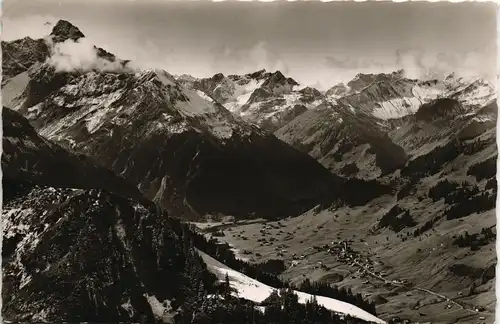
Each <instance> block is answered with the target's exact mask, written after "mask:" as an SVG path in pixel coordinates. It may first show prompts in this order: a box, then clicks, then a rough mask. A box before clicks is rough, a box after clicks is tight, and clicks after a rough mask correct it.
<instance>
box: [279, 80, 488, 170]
mask: <svg viewBox="0 0 500 324" xmlns="http://www.w3.org/2000/svg"><path fill="white" fill-rule="evenodd" d="M494 98H495V92H494V89H493V88H492V87H491V86H490V85H489V84H487V83H486V82H484V81H483V80H481V79H478V78H469V79H464V78H460V77H455V76H454V75H449V76H448V77H446V78H445V79H444V80H428V81H420V80H411V79H407V78H405V77H404V71H402V70H401V71H397V72H394V73H392V74H359V75H357V76H356V77H355V78H354V79H353V80H351V81H350V82H349V83H347V85H337V86H335V87H333V88H331V89H330V90H328V91H327V92H326V101H328V102H330V103H331V104H330V106H329V105H323V106H320V107H318V108H316V109H312V110H310V111H307V112H305V113H304V114H303V115H301V116H299V117H297V118H296V119H295V120H293V121H291V122H290V123H289V124H288V125H286V126H284V127H283V128H282V129H280V130H278V131H277V132H276V135H277V136H278V138H280V139H282V140H284V141H285V142H287V143H289V144H291V145H293V146H295V147H297V148H299V149H301V150H303V151H305V152H308V153H309V154H310V155H311V156H313V157H314V158H315V159H317V160H318V161H320V162H321V163H322V164H323V165H325V166H326V167H328V168H329V169H330V170H332V171H335V172H337V173H340V174H345V175H356V176H358V177H362V178H366V177H368V178H370V177H378V176H380V175H383V174H387V173H388V172H391V171H394V170H395V169H398V168H400V167H401V166H403V165H404V164H405V163H406V160H407V156H406V155H410V156H411V155H413V154H414V153H415V152H413V149H412V148H410V147H409V144H408V142H413V143H415V145H414V148H416V147H418V148H420V146H424V147H429V145H431V146H432V145H433V144H432V143H435V142H439V138H445V139H446V138H448V137H447V136H448V135H451V134H452V133H455V132H457V128H460V127H462V126H464V125H465V124H466V125H469V126H467V127H468V128H467V129H468V130H467V131H468V132H474V130H473V128H474V127H475V126H474V125H473V124H478V123H479V124H482V125H483V126H484V125H486V124H487V121H486V119H491V118H489V117H487V116H485V117H474V116H475V114H476V112H478V111H479V110H481V109H482V108H483V107H485V106H487V105H488V104H490V103H491V102H492V101H494V100H495V99H494ZM446 105H448V106H450V105H451V106H450V107H449V108H446V107H445V108H443V109H441V108H438V109H434V107H443V106H446ZM452 106H453V107H452ZM447 110H449V111H447ZM426 115H428V117H425V116H426ZM434 115H435V116H434ZM426 118H427V119H429V120H426ZM431 119H432V120H431ZM434 119H436V120H435V121H434ZM325 120H328V121H329V122H325ZM416 120H418V122H417V121H416ZM485 123H486V124H485ZM410 124H411V125H410ZM417 124H418V125H417ZM431 125H433V126H431ZM459 125H461V126H459ZM422 127H423V129H422V130H421V131H418V129H420V128H422ZM464 127H465V126H464ZM410 129H411V130H410ZM464 131H465V130H464ZM436 132H437V133H436ZM339 133H342V134H343V135H342V136H338V135H337V134H339ZM438 133H443V136H440V135H439V134H438ZM423 134H426V135H423ZM446 134H448V135H446ZM424 144H425V145H424ZM419 145H420V146H419Z"/></svg>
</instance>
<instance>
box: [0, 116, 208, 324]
mask: <svg viewBox="0 0 500 324" xmlns="http://www.w3.org/2000/svg"><path fill="white" fill-rule="evenodd" d="M2 113H3V114H2V122H3V135H4V137H3V154H2V173H3V177H2V181H3V197H4V199H3V202H4V205H3V208H2V223H3V226H2V228H3V249H2V260H3V263H2V270H3V272H2V273H3V284H2V299H3V303H2V317H3V318H4V319H5V320H10V321H16V322H18V321H28V322H63V321H70V322H82V321H91V322H102V321H106V322H122V321H123V322H129V321H139V320H141V318H142V319H145V320H147V321H150V322H151V321H154V320H155V318H161V317H163V319H164V320H166V321H168V320H170V322H171V320H173V317H174V315H175V313H176V312H177V308H178V307H179V306H182V307H188V308H189V307H190V306H189V305H192V304H193V303H194V301H195V297H196V296H197V295H198V293H199V291H196V293H195V292H194V290H193V289H191V288H189V287H192V284H193V282H199V283H202V282H204V284H205V285H206V287H208V286H209V285H210V284H211V283H213V282H214V281H215V278H214V277H212V276H210V275H209V273H208V272H207V270H206V266H205V264H204V263H203V262H202V260H201V259H200V258H199V257H198V256H197V254H196V253H195V252H194V249H193V247H192V246H191V247H190V246H189V243H188V242H185V243H184V247H183V242H182V237H179V236H178V234H176V232H175V228H174V227H171V226H170V225H169V221H168V218H167V217H166V215H164V214H162V213H159V212H157V209H156V207H155V206H154V204H152V203H150V202H147V201H146V200H144V199H142V198H141V196H140V194H139V192H138V190H137V189H136V188H135V187H134V186H131V185H130V184H128V183H126V182H125V181H124V180H123V179H121V178H118V177H116V176H114V175H113V173H111V172H110V171H107V170H104V169H102V168H101V167H98V166H95V165H93V164H92V163H91V162H89V161H88V160H87V158H83V157H80V158H79V157H76V156H73V155H72V154H70V153H68V152H65V151H64V150H63V149H61V148H60V147H58V146H57V145H55V144H52V143H50V142H48V141H47V140H45V139H43V138H41V137H40V136H38V135H37V134H36V133H35V132H34V130H33V128H32V127H31V126H30V125H29V124H28V122H27V121H26V120H25V119H24V118H23V117H21V116H20V115H18V114H17V113H15V112H13V111H11V110H9V109H7V108H4V109H3V111H2ZM108 190H109V191H108ZM129 197H130V198H129ZM134 197H135V198H134ZM179 234H180V233H179ZM185 244H187V245H185ZM189 248H190V249H191V252H189ZM204 276H205V277H204ZM155 278H156V279H155ZM162 278H175V279H173V282H170V281H168V282H166V281H165V280H163V279H162ZM210 278H212V279H210ZM203 289H207V288H203ZM174 299H175V301H174ZM158 300H160V301H162V302H163V303H164V304H163V305H162V304H161V302H159V301H158ZM184 303H186V305H187V306H186V305H184ZM158 305H160V306H161V307H160V308H164V309H165V310H166V312H165V314H162V313H161V312H158Z"/></svg>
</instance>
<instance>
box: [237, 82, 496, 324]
mask: <svg viewBox="0 0 500 324" xmlns="http://www.w3.org/2000/svg"><path fill="white" fill-rule="evenodd" d="M372 82H373V80H372V79H369V78H368V79H367V80H365V82H361V81H359V80H358V82H357V83H356V84H351V85H350V86H351V88H350V89H351V90H350V89H348V88H347V87H345V89H344V90H345V92H346V93H347V95H345V96H344V97H342V94H340V92H337V93H336V94H335V96H336V97H335V98H334V99H335V102H336V105H332V106H331V107H329V108H328V107H326V106H325V107H322V109H323V111H321V110H319V109H316V110H312V111H310V112H307V113H305V114H303V115H302V116H299V117H298V118H297V120H295V121H292V122H291V123H290V124H289V125H287V126H286V127H285V128H283V129H282V130H280V131H278V132H277V135H278V136H279V137H282V136H286V135H289V134H291V135H294V134H298V135H297V136H296V137H295V138H294V137H293V136H291V137H290V138H292V139H294V140H295V141H296V142H295V143H296V144H295V145H296V147H300V145H304V146H302V147H303V149H304V150H305V151H309V152H311V153H310V154H311V155H313V154H316V157H317V158H318V159H321V158H322V157H323V156H324V155H323V154H318V153H317V152H318V151H319V150H318V147H319V148H321V146H319V144H318V143H323V142H321V140H325V139H326V138H328V136H327V134H331V132H333V131H332V129H334V130H338V129H341V126H340V125H342V123H343V122H344V120H346V116H348V115H349V114H348V112H349V111H350V112H351V113H352V116H356V117H357V118H358V121H357V124H354V125H355V126H356V127H355V128H354V129H355V131H352V132H351V133H350V136H351V137H354V134H356V132H357V133H359V132H361V133H362V132H363V130H367V129H369V127H368V126H367V124H366V121H368V120H370V121H372V123H371V124H370V125H371V126H372V128H373V129H370V132H375V133H376V132H380V131H383V132H384V135H385V137H386V140H387V141H389V142H390V143H393V145H395V146H397V147H399V148H400V149H401V150H404V153H405V154H406V156H407V159H406V161H405V163H403V164H402V165H400V166H399V167H397V168H396V169H397V170H394V172H389V173H387V174H385V175H382V176H380V177H378V179H377V180H379V181H381V182H383V183H391V184H392V185H394V186H395V187H396V188H398V193H397V194H396V196H386V197H383V198H380V199H377V200H376V201H372V202H369V203H367V204H366V205H365V206H363V207H361V208H338V209H326V210H323V211H321V209H314V210H311V211H310V212H308V213H306V214H304V215H302V216H299V217H298V218H295V219H293V220H290V221H288V222H285V223H284V225H283V226H282V227H281V231H282V232H284V233H287V232H290V231H292V230H293V232H294V235H293V237H294V239H292V240H287V242H286V244H287V246H288V248H287V250H288V251H290V253H292V252H293V253H296V254H299V253H303V254H306V253H305V252H301V250H302V251H305V249H306V247H307V246H310V245H311V242H314V244H315V245H316V246H318V247H319V246H323V247H324V246H325V245H327V244H328V245H329V239H328V241H327V239H323V238H324V237H328V238H331V237H337V239H343V240H347V242H348V244H350V246H351V247H350V249H347V250H343V252H342V253H339V252H337V251H336V250H335V249H333V247H332V246H330V245H329V246H328V249H327V248H322V249H318V251H320V253H326V255H327V256H326V257H325V256H324V254H320V255H318V256H316V255H314V253H312V254H310V255H309V256H308V257H307V259H308V261H307V262H306V263H305V264H304V265H303V266H298V265H297V264H294V265H293V267H290V269H289V270H288V273H286V275H285V276H286V277H287V278H295V277H297V276H299V275H301V274H306V275H307V273H308V272H310V267H311V266H312V264H314V263H315V262H316V261H318V260H321V262H322V264H323V265H324V269H327V271H316V272H315V273H313V274H311V275H310V277H311V279H318V280H330V278H331V280H336V281H338V284H340V285H342V286H345V287H352V288H353V289H362V291H363V292H365V291H366V288H361V284H362V283H363V284H367V283H369V284H371V285H372V286H373V289H370V290H369V293H370V294H371V295H372V296H373V297H374V300H378V302H379V303H380V304H379V305H377V312H378V313H379V312H380V314H381V315H382V318H384V319H388V320H389V319H390V318H391V317H394V316H396V315H397V316H398V317H399V318H401V319H409V320H411V321H417V320H418V321H431V322H443V323H445V322H446V323H451V322H454V323H455V322H459V323H460V322H463V323H471V322H476V321H479V322H481V321H485V322H489V321H493V316H494V305H495V296H494V293H493V288H492V287H493V285H494V280H493V279H494V278H495V273H494V268H495V265H496V262H497V260H496V255H495V252H494V251H495V250H494V249H495V240H494V237H495V233H494V227H495V224H496V219H495V202H496V195H497V183H496V178H495V175H496V162H497V156H498V152H497V144H496V122H497V115H498V107H497V104H496V98H495V92H494V89H493V88H492V87H491V86H490V85H488V84H487V83H485V82H484V81H482V80H481V79H477V78H469V79H464V78H459V77H456V76H454V75H450V76H449V77H447V78H446V79H444V80H441V81H439V80H437V81H435V82H434V81H432V82H426V83H425V84H426V86H427V87H428V88H427V90H426V91H427V92H426V93H425V96H424V95H422V96H421V98H424V99H425V100H423V101H422V104H420V105H418V106H414V107H413V108H411V109H410V110H408V111H401V112H402V113H401V114H399V112H398V113H394V114H393V115H391V114H392V112H395V111H398V110H396V109H395V108H394V107H393V108H391V114H387V116H389V115H390V116H396V117H397V118H392V117H391V118H377V117H376V116H375V115H376V114H375V113H374V111H375V110H373V109H372V108H373V107H375V106H376V104H377V103H380V102H387V101H388V98H389V97H384V96H385V95H387V96H389V95H393V96H394V97H397V96H399V97H400V98H401V97H402V96H401V95H398V94H397V93H396V92H393V93H392V94H391V92H386V93H383V92H381V93H377V92H376V91H372V90H373V89H379V90H380V89H382V88H380V84H379V83H375V84H377V86H376V87H374V84H373V83H372ZM376 82H379V81H376ZM384 82H385V81H384ZM400 82H402V81H401V79H397V80H396V81H395V80H392V81H390V86H391V87H393V85H394V84H396V85H397V84H400ZM367 84H369V85H368V86H367ZM419 84H420V85H421V84H424V83H423V82H422V81H418V82H417V85H419ZM356 86H357V87H358V88H357V89H358V90H356ZM416 87H417V86H413V91H414V93H415V92H416V91H415V89H416ZM341 88H342V87H341V86H339V87H337V88H336V89H335V90H339V89H341ZM359 88H361V89H362V90H361V91H359ZM352 89H355V90H352ZM366 89H370V91H369V92H366ZM386 89H389V87H388V86H387V87H386ZM339 91H340V90H339ZM349 91H351V92H350V93H349ZM332 92H333V90H332ZM330 95H331V96H334V94H332V93H330ZM370 95H372V97H371V99H370ZM353 97H355V98H357V100H356V101H354V100H353V99H352V98H353ZM360 98H364V99H365V100H364V101H363V100H361V99H360ZM358 99H359V100H358ZM326 116H331V117H330V119H329V120H328V121H327V122H326V123H324V124H321V123H320V120H321V119H325V117H326ZM350 121H351V123H353V122H352V117H351V119H350ZM361 121H363V122H365V123H362V122H361ZM325 129H326V130H325ZM285 131H286V132H285ZM294 132H295V133H294ZM358 136H359V135H358ZM345 137H347V136H345ZM290 143H294V142H292V141H290ZM307 144H309V145H310V147H307V146H306V145H307ZM334 144H335V145H338V146H340V145H341V144H342V139H337V140H336V141H334ZM333 146H334V145H332V147H333ZM344 147H345V146H344ZM345 150H346V151H345V152H343V153H344V154H343V156H342V159H340V158H339V161H338V162H337V163H338V164H340V165H342V164H344V163H346V160H347V161H348V159H350V158H351V156H352V155H353V154H355V153H356V152H357V150H358V148H356V147H355V146H354V147H352V146H351V147H349V146H347V147H345ZM313 156H314V155H313ZM322 162H323V161H322ZM367 162H369V160H368V159H367V157H366V156H365V157H361V158H360V161H359V162H358V163H360V164H361V163H367ZM323 163H324V162H323ZM363 171H364V170H363V169H362V168H359V169H356V168H352V172H353V175H355V176H363ZM295 228H300V229H299V230H294V229H295ZM233 230H236V231H245V232H246V233H245V235H246V237H251V236H252V233H253V229H250V228H249V226H247V227H242V228H236V229H233ZM311 232H312V234H311ZM270 234H273V233H270ZM277 241H278V242H279V240H277ZM230 242H231V244H233V246H234V247H235V248H240V247H242V245H239V244H238V242H235V241H232V240H231V241H230ZM305 242H307V244H305ZM336 242H338V241H336ZM349 242H350V243H349ZM334 243H335V242H331V244H334ZM244 244H245V246H246V248H247V249H248V246H250V249H251V250H252V251H253V252H254V253H255V251H258V252H257V253H259V255H260V254H261V255H269V257H274V256H272V255H273V253H272V252H270V251H268V250H267V249H272V246H271V247H270V248H266V247H260V248H258V250H255V249H253V248H252V247H253V246H254V244H256V246H258V243H254V242H252V241H251V240H247V241H245V243H244ZM277 244H278V243H277ZM261 246H262V245H261ZM346 255H348V257H346ZM285 259H286V258H285ZM292 259H293V258H292ZM353 260H355V262H353ZM290 262H292V263H293V261H290ZM324 269H323V270H324ZM336 269H338V270H339V271H337V270H336ZM340 269H342V270H344V271H346V272H347V271H349V272H351V273H352V272H353V271H357V270H358V271H359V273H361V275H358V274H356V275H348V276H344V272H343V271H340ZM308 276H309V275H308ZM339 278H340V279H339ZM363 286H364V285H363ZM409 305H410V307H409Z"/></svg>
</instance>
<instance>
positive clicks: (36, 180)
mask: <svg viewBox="0 0 500 324" xmlns="http://www.w3.org/2000/svg"><path fill="white" fill-rule="evenodd" d="M75 44H76V45H78V46H86V45H88V40H87V39H86V38H85V35H84V34H83V33H82V32H81V31H80V30H79V29H78V27H76V26H74V25H72V24H71V23H70V22H68V21H65V20H60V21H59V22H57V24H55V25H54V27H53V29H52V32H51V34H50V35H47V37H45V38H42V39H32V38H29V37H26V38H23V39H19V40H15V41H10V42H2V57H3V61H2V71H3V80H2V103H3V109H2V121H3V138H2V145H3V154H2V172H3V180H2V181H3V182H2V183H3V189H4V190H3V197H4V199H3V209H2V225H3V233H2V234H3V250H2V258H3V264H2V271H3V281H2V284H3V289H2V299H3V303H2V316H3V319H4V321H6V322H15V323H18V322H19V323H20V322H108V323H111V322H143V323H145V322H148V323H152V322H156V323H197V324H202V323H241V324H244V323H249V324H250V323H287V324H288V323H290V324H292V323H297V324H298V323H325V324H326V323H417V322H419V323H423V322H428V323H492V321H493V319H494V312H495V302H496V300H495V293H494V281H495V266H496V255H495V236H496V234H495V224H496V221H495V202H496V193H497V183H496V160H497V146H496V119H497V109H498V108H497V103H496V89H495V88H494V87H493V86H492V85H490V84H488V82H486V81H485V80H483V79H482V78H479V77H476V78H473V77H462V76H460V75H455V74H453V73H450V74H449V75H447V76H446V77H444V78H426V79H425V80H420V79H412V78H409V77H407V75H406V73H405V71H404V70H399V71H394V72H393V73H386V74H384V73H377V74H358V75H357V76H356V77H355V78H354V79H352V80H350V81H349V82H347V83H345V84H337V85H332V87H331V88H330V89H328V90H327V91H320V90H318V89H315V88H313V87H309V86H305V85H301V84H299V82H297V81H296V80H295V79H293V78H292V77H290V76H286V75H284V74H283V73H282V72H280V71H266V70H259V71H256V72H252V73H248V74H244V75H224V74H222V73H218V74H215V75H213V76H211V77H210V76H207V77H206V78H195V77H193V76H190V75H187V74H183V75H179V76H174V75H172V74H170V73H169V72H168V71H164V70H161V69H150V70H144V69H140V68H137V67H136V66H135V64H134V62H131V61H129V60H126V58H118V57H117V56H115V55H114V54H112V53H109V52H108V51H106V50H105V49H103V48H100V47H98V45H97V44H96V45H93V44H91V45H89V46H88V51H90V53H92V60H91V61H88V62H87V61H86V62H84V63H85V64H80V65H79V66H75V64H74V61H72V60H71V58H70V57H69V58H68V54H67V53H66V52H65V51H64V49H65V48H67V47H68V46H72V45H75ZM80 63H81V62H80Z"/></svg>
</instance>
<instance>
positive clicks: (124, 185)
mask: <svg viewBox="0 0 500 324" xmlns="http://www.w3.org/2000/svg"><path fill="white" fill-rule="evenodd" d="M2 121H3V138H2V141H3V145H2V151H3V152H2V170H3V173H4V181H5V179H10V180H19V181H26V182H33V183H37V184H40V185H51V186H56V187H67V186H69V185H71V187H73V188H81V189H92V188H101V189H105V190H108V191H112V192H115V193H119V194H122V195H125V196H130V197H134V198H136V199H139V198H140V197H141V194H140V192H139V190H137V189H136V188H135V187H134V186H133V185H132V184H131V183H128V182H127V181H125V180H124V179H122V178H120V177H117V176H116V175H115V174H114V173H113V172H112V171H109V170H107V169H104V168H102V167H100V166H98V165H97V164H96V163H95V162H93V161H91V160H90V159H89V158H87V157H85V156H83V155H79V156H76V155H72V154H69V153H68V152H66V151H65V150H64V149H62V148H61V147H59V146H58V145H56V144H53V143H51V142H49V141H47V140H46V139H44V138H42V137H40V136H39V135H38V134H37V133H36V131H35V130H34V129H33V127H32V126H31V125H30V124H29V122H28V121H27V120H26V119H25V118H24V117H22V116H21V115H20V114H18V113H17V112H15V111H13V110H11V109H9V108H7V107H4V108H3V109H2ZM41 157H43V158H41ZM4 194H5V193H4Z"/></svg>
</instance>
